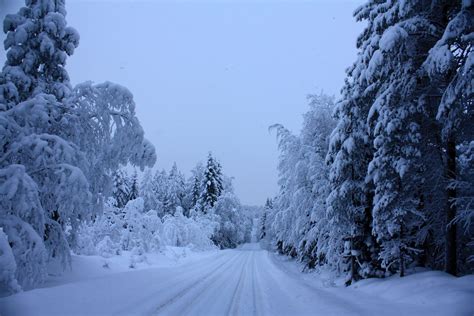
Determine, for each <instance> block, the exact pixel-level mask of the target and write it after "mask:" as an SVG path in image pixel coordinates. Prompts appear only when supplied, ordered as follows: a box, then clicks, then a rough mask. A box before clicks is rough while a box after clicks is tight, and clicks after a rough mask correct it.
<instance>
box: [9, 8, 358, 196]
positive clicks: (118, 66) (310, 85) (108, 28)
mask: <svg viewBox="0 0 474 316" xmlns="http://www.w3.org/2000/svg"><path fill="white" fill-rule="evenodd" d="M360 2H361V1H355V0H353V1H329V0H327V1H270V0H267V1H265V0H261V1H201V0H197V1H141V2H138V1H132V0H130V1H125V0H120V1H118V0H115V1H114V0H106V1H105V0H103V1H92V0H69V1H67V11H68V15H67V21H68V24H69V25H70V26H73V27H74V28H76V29H77V30H78V32H79V34H80V36H81V40H80V44H79V47H78V49H77V50H76V52H75V54H74V55H73V56H72V57H71V58H69V59H68V64H67V69H68V71H69V75H70V77H71V80H72V83H73V84H77V83H79V82H82V81H86V80H92V81H94V82H97V83H99V82H103V81H105V80H108V81H113V82H116V83H119V84H121V85H124V86H126V87H127V88H128V89H130V91H131V92H132V93H133V94H134V97H135V102H136V104H137V114H138V117H139V119H140V121H141V123H142V125H143V127H144V129H145V136H146V137H147V138H148V139H149V140H150V141H151V142H152V143H153V144H154V145H155V147H156V150H157V155H158V161H157V165H156V166H155V168H159V169H161V168H166V169H169V168H170V167H171V165H172V164H173V162H174V161H176V163H177V164H178V167H179V168H180V169H181V170H182V171H184V172H185V173H186V174H187V175H189V170H190V169H191V168H192V167H193V166H194V165H195V164H196V162H197V161H200V160H204V159H205V157H206V156H207V152H208V151H212V152H213V153H214V154H215V156H216V157H217V158H218V159H219V160H220V161H221V163H222V165H223V168H224V172H225V173H226V174H228V175H230V176H233V177H234V178H235V180H234V184H235V188H236V191H237V194H238V195H239V196H240V198H241V200H242V202H243V203H246V204H262V203H264V201H265V199H266V198H267V197H269V196H273V195H275V194H276V193H277V188H278V187H277V170H276V164H277V157H278V152H277V147H276V140H275V135H274V134H271V133H269V132H268V126H269V125H271V124H274V123H282V124H283V125H285V126H286V127H288V128H289V129H290V130H292V131H294V132H298V131H299V129H300V125H301V122H302V114H303V113H304V112H305V111H306V109H307V103H306V95H307V94H309V93H315V92H319V91H321V90H323V91H325V92H326V93H329V94H335V95H337V94H338V93H339V90H340V88H341V86H342V84H343V81H344V76H345V69H346V68H347V67H348V66H349V65H350V64H351V63H352V62H353V61H354V59H355V56H356V48H355V41H356V38H357V36H358V34H359V33H360V31H361V30H362V27H363V25H361V24H360V23H356V22H355V21H354V19H353V17H352V12H353V11H354V9H355V8H356V7H357V6H358V5H359V4H360ZM22 3H24V1H22V0H0V15H4V14H5V13H6V12H16V11H17V9H18V7H19V5H20V4H22ZM2 19H3V17H2ZM3 39H4V37H3V35H2V37H1V40H2V42H3ZM4 62H5V51H4V50H3V47H2V49H1V50H0V64H1V65H3V64H4Z"/></svg>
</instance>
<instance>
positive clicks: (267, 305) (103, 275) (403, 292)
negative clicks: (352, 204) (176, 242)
mask: <svg viewBox="0 0 474 316" xmlns="http://www.w3.org/2000/svg"><path fill="white" fill-rule="evenodd" d="M129 261H130V254H129V253H127V252H125V253H123V254H122V255H121V256H116V257H112V258H109V259H104V258H102V257H98V256H73V262H72V265H73V269H72V271H70V272H68V273H65V274H64V275H62V276H56V277H52V278H50V279H49V281H48V282H47V283H46V284H45V287H43V288H39V289H35V290H31V291H26V292H22V293H18V294H15V295H12V296H8V297H4V298H1V299H0V315H229V314H230V315H472V314H473V313H474V304H472V302H473V300H474V276H473V275H470V276H465V277H461V278H455V277H452V276H449V275H447V274H445V273H442V272H432V271H425V272H418V273H415V274H413V275H410V276H407V277H404V278H399V277H391V278H387V279H369V280H364V281H361V282H358V283H356V284H355V285H353V286H351V287H349V288H344V287H341V286H337V285H335V283H334V281H332V280H331V279H327V278H325V277H324V274H316V273H301V272H299V267H298V265H297V264H295V263H294V262H293V261H291V260H288V259H286V258H285V257H281V256H278V255H275V254H273V253H270V252H268V251H266V250H262V249H261V248H260V246H259V244H256V243H253V244H245V245H243V246H241V247H239V248H237V249H232V250H221V251H219V250H213V251H206V252H192V251H190V250H189V249H187V248H177V247H167V248H166V249H165V250H164V251H163V252H162V253H160V254H156V255H150V254H148V255H147V262H142V263H140V264H139V265H137V267H136V268H135V269H131V268H129ZM105 262H107V264H108V267H107V268H104V267H103V265H104V263H105Z"/></svg>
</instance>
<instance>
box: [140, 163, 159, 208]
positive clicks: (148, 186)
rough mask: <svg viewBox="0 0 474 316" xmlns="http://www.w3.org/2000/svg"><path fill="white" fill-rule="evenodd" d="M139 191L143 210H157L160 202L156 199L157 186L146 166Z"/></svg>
mask: <svg viewBox="0 0 474 316" xmlns="http://www.w3.org/2000/svg"><path fill="white" fill-rule="evenodd" d="M139 191H140V197H142V198H143V200H144V202H145V205H144V207H145V210H147V211H149V210H157V209H158V207H159V203H160V201H159V199H158V188H157V183H156V181H155V178H154V177H153V174H152V170H151V169H150V168H147V169H146V170H145V172H144V173H143V178H142V181H141V182H140V190H139Z"/></svg>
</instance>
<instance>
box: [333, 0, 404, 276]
mask: <svg viewBox="0 0 474 316" xmlns="http://www.w3.org/2000/svg"><path fill="white" fill-rule="evenodd" d="M393 3H394V1H368V2H367V3H366V4H365V5H363V6H361V7H360V8H358V9H357V10H356V12H355V17H356V19H357V20H358V21H366V22H367V27H366V28H365V29H364V31H363V32H362V33H361V35H360V36H359V38H358V40H357V48H358V50H359V52H358V55H357V60H356V62H355V63H354V64H353V65H352V67H351V68H349V69H348V71H347V78H346V81H345V85H344V87H343V89H342V98H341V100H340V101H339V102H338V104H337V107H336V110H335V118H336V120H337V126H336V128H335V129H334V131H333V132H332V135H331V141H330V146H329V152H328V156H327V162H328V164H329V165H330V168H331V170H330V183H331V193H330V195H329V197H328V199H327V212H328V219H329V230H330V231H331V232H332V233H331V234H330V236H329V248H328V260H329V262H333V263H336V266H337V267H339V268H342V269H344V270H347V271H348V272H349V273H348V276H347V284H350V283H351V282H352V281H354V280H357V279H359V278H361V277H368V276H374V275H377V274H378V267H379V265H380V264H379V262H378V258H377V256H378V253H377V244H376V242H375V240H374V238H372V235H371V233H372V219H373V215H372V200H373V195H374V192H373V183H372V180H371V179H366V175H367V168H368V165H369V162H370V161H371V159H372V157H373V152H374V150H373V147H372V142H373V138H372V135H371V134H370V133H369V128H368V125H367V116H368V114H369V110H370V106H371V104H372V102H373V99H374V97H375V95H376V94H377V93H378V91H379V89H380V86H381V82H380V81H377V80H372V81H368V80H367V77H368V76H369V75H371V73H372V72H373V67H374V64H373V63H371V60H372V58H373V56H374V55H375V54H376V51H377V49H378V47H379V41H380V38H381V35H382V34H383V32H384V31H385V30H386V29H387V27H388V26H389V25H391V24H393V23H394V20H396V19H397V14H396V10H395V9H394V8H393ZM367 180H368V181H367Z"/></svg>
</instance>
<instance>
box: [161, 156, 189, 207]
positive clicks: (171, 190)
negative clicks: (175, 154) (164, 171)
mask: <svg viewBox="0 0 474 316" xmlns="http://www.w3.org/2000/svg"><path fill="white" fill-rule="evenodd" d="M184 196H185V181H184V176H183V174H182V173H181V172H180V171H179V170H178V167H177V165H176V163H174V164H173V166H172V168H171V170H170V172H169V174H168V182H167V190H166V196H165V200H164V210H165V213H166V214H174V212H175V211H176V208H177V207H183V201H184Z"/></svg>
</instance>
